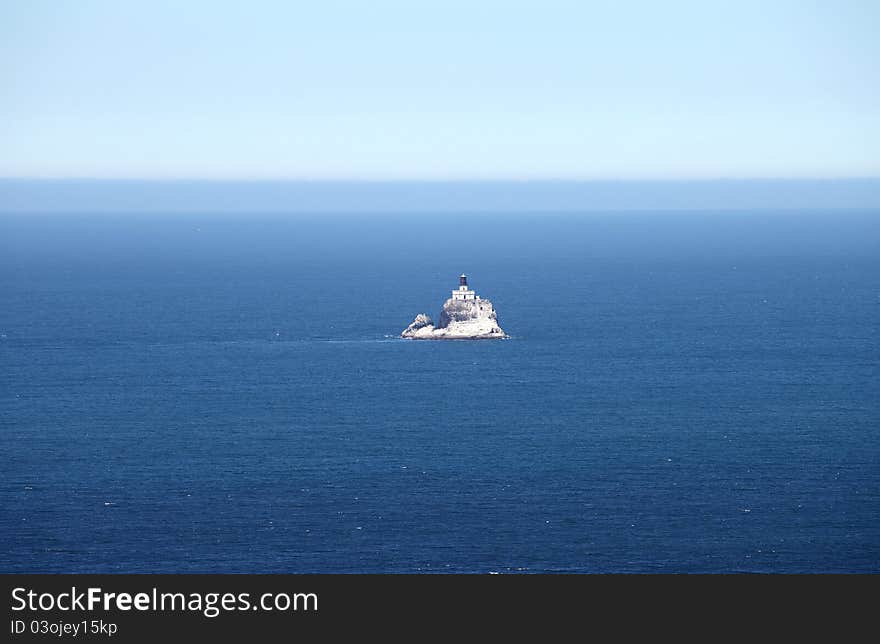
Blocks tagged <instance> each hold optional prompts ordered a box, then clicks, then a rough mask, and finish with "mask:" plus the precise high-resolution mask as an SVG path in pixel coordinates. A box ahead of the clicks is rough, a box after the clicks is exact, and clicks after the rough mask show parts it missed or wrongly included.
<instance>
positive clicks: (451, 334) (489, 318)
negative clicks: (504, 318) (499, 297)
mask: <svg viewBox="0 0 880 644" xmlns="http://www.w3.org/2000/svg"><path fill="white" fill-rule="evenodd" d="M461 279H462V280H463V288H462V289H461V290H459V291H453V297H451V298H449V299H448V300H446V302H444V304H443V310H442V311H441V312H440V323H439V324H437V325H436V326H435V325H434V322H433V321H432V320H431V318H430V317H428V316H427V315H425V314H424V313H419V314H418V315H417V316H416V319H415V320H413V321H412V324H410V325H409V326H408V327H406V329H404V330H403V333H401V334H400V337H402V338H410V339H413V340H495V339H501V338H506V337H507V334H505V333H504V331H503V330H502V329H501V327H500V326H498V316H497V314H496V313H495V307H493V306H492V302H490V301H489V300H484V299H482V298H480V297H478V296H477V295H476V294H475V293H474V292H473V291H470V290H467V280H466V278H465V276H462V278H461Z"/></svg>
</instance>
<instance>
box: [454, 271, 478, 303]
mask: <svg viewBox="0 0 880 644" xmlns="http://www.w3.org/2000/svg"><path fill="white" fill-rule="evenodd" d="M452 299H453V300H462V301H464V300H470V301H474V300H479V299H480V298H478V297H477V294H476V293H475V292H474V291H472V290H470V289H469V288H468V283H467V275H465V274H464V273H462V274H461V275H460V276H459V278H458V288H457V289H456V290H454V291H452Z"/></svg>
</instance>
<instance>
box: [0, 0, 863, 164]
mask: <svg viewBox="0 0 880 644" xmlns="http://www.w3.org/2000/svg"><path fill="white" fill-rule="evenodd" d="M878 33H880V2H877V1H876V0H864V1H856V0H838V1H833V2H832V1H830V0H829V1H826V2H811V1H809V0H800V1H790V0H774V1H772V2H767V1H766V0H760V1H755V0H736V1H730V2H717V1H709V0H707V1H703V2H698V1H695V2H681V1H676V0H670V1H668V2H654V1H643V2H639V1H631V2H626V1H617V2H612V1H609V2H588V1H583V0H581V1H572V2H561V1H558V0H542V1H540V2H537V1H535V2H516V1H515V0H505V1H496V0H484V1H480V2H475V1H474V0H470V1H458V0H445V1H444V2H430V3H425V2H421V3H420V2H412V0H408V1H401V2H392V1H386V0H373V1H371V2H340V1H334V0H322V1H321V2H296V1H288V2H261V1H258V0H252V1H249V2H234V3H233V2H223V1H220V0H211V1H210V2H207V1H202V0H190V1H188V2H167V1H163V0H153V1H151V2H118V1H107V2H101V1H95V0H29V1H28V2H18V1H13V0H0V177H8V178H9V177H12V178H70V177H78V178H110V179H119V178H122V179H136V178H143V179H211V180H228V179H236V180H242V179H244V180H259V179H283V180H358V181H362V180H366V181H397V180H423V181H448V180H469V181H485V180H514V181H528V180H669V179H671V180H692V179H720V178H729V179H738V178H846V177H880V38H878V37H877V34H878Z"/></svg>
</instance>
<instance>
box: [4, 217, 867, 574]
mask: <svg viewBox="0 0 880 644" xmlns="http://www.w3.org/2000/svg"><path fill="white" fill-rule="evenodd" d="M463 271H464V272H467V273H468V274H469V275H470V276H471V279H470V281H471V285H472V286H473V287H474V288H475V290H476V291H477V292H478V293H479V294H481V295H482V296H484V297H488V298H490V299H491V300H492V301H493V302H494V304H495V306H496V309H497V311H498V313H499V321H500V323H501V325H502V326H503V328H504V329H505V330H506V331H507V332H508V333H509V334H510V335H511V336H513V337H512V339H510V340H506V341H492V342H489V341H484V342H415V341H404V340H399V339H397V338H396V337H395V336H396V334H397V333H399V332H400V330H401V329H403V328H404V327H405V326H406V325H407V324H408V323H409V322H410V321H411V320H412V318H413V317H414V316H415V314H416V313H419V312H427V313H429V314H432V315H434V316H436V315H437V313H438V312H439V309H440V306H441V304H442V302H443V300H444V299H445V298H446V297H448V291H449V290H450V289H452V288H454V286H455V285H456V278H457V276H458V274H459V273H461V272H463ZM878 331H880V213H878V212H864V211H863V212H833V211H827V212H791V211H788V212H785V211H780V212H760V211H755V212H696V213H683V212H681V213H676V212H629V213H625V212H620V213H584V214H582V215H576V214H569V215H559V214H552V213H543V214H542V213H535V214H531V215H526V214H520V215H513V214H511V215H506V216H505V215H473V216H465V215H442V214H438V215H436V216H429V215H419V216H418V217H405V216H390V215H388V216H367V215H360V216H341V215H339V216H324V217H317V216H314V217H309V216H286V217H285V216H282V215H274V216H268V215H265V216H260V215H252V216H243V215H238V216H233V215H228V216H212V215H210V214H206V215H203V216H197V215H185V216H183V215H181V216H171V215H165V216H148V215H125V216H113V215H102V216H97V215H88V214H82V215H53V216H49V215H41V216H38V215H31V216H24V215H3V216H0V463H2V477H0V534H2V537H3V542H4V547H3V549H2V552H0V570H2V571H3V572H492V571H500V572H511V571H525V572H731V571H749V572H848V571H851V572H864V571H872V572H878V571H880V433H878V432H880V386H878V366H880V337H878Z"/></svg>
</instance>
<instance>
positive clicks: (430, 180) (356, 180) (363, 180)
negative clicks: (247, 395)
mask: <svg viewBox="0 0 880 644" xmlns="http://www.w3.org/2000/svg"><path fill="white" fill-rule="evenodd" d="M0 181H4V182H7V181H34V182H39V181H64V182H77V181H80V182H102V181H103V182H144V183H150V182H157V183H158V182H163V183H194V182H202V183H349V184H375V183H385V184H387V183H400V184H407V183H409V184H412V183H423V184H441V183H518V184H522V183H718V182H761V181H775V182H783V181H791V182H797V181H811V182H812V181H880V174H877V175H840V176H805V177H784V176H767V177H760V176H743V177H723V176H722V177H675V178H673V177H605V178H602V177H584V178H577V177H531V178H517V177H490V178H476V177H449V178H441V177H425V178H418V177H403V178H378V177H311V178H310V177H210V176H204V177H203V176H184V177H161V176H131V177H120V176H111V177H101V176H87V175H81V176H75V175H71V176H45V177H42V176H18V175H0Z"/></svg>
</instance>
